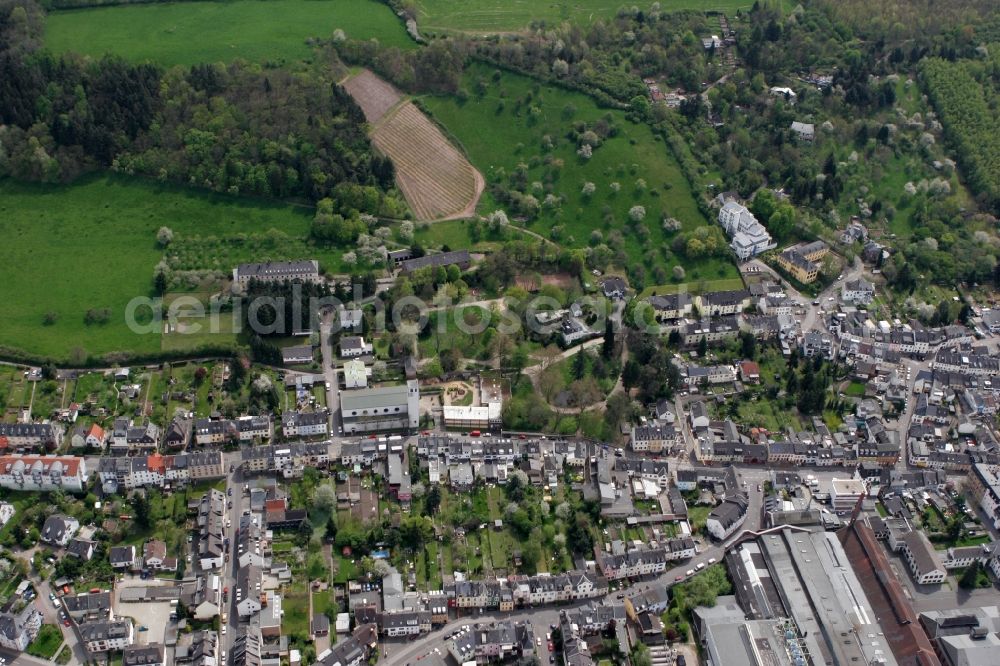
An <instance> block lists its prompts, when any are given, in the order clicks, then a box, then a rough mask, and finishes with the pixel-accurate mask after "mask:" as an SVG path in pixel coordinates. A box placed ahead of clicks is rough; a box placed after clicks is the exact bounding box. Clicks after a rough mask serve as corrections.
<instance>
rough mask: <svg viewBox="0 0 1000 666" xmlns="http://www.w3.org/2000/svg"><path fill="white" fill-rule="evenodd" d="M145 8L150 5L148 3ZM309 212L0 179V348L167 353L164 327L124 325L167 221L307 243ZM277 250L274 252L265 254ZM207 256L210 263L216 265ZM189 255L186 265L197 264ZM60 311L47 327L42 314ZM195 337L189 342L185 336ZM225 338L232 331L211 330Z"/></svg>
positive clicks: (138, 189)
mask: <svg viewBox="0 0 1000 666" xmlns="http://www.w3.org/2000/svg"><path fill="white" fill-rule="evenodd" d="M141 9H146V7H142V8H141ZM311 217H312V210H311V209H309V208H304V207H292V206H288V205H283V204H273V203H265V202H261V201H252V200H248V199H240V198H237V197H226V196H220V195H209V194H203V193H199V192H196V191H193V190H185V189H179V188H174V187H165V186H160V185H157V184H154V183H151V182H146V181H138V180H130V179H126V178H114V177H107V178H105V177H96V178H89V179H84V180H81V181H80V182H79V183H78V184H75V185H28V184H22V183H17V182H14V181H11V180H0V237H2V238H3V239H4V258H5V259H6V261H4V262H2V264H0V321H3V326H2V327H0V347H9V348H16V349H20V350H24V351H28V352H31V353H34V354H41V355H47V356H52V357H55V358H57V359H66V358H68V357H70V355H71V352H72V350H74V349H76V348H80V349H83V350H85V351H86V352H88V353H90V354H92V355H99V354H105V353H108V352H112V351H132V352H138V353H154V352H157V351H159V350H160V349H161V338H162V337H163V336H161V334H160V331H159V330H157V331H156V332H154V333H147V334H138V333H135V332H133V331H131V330H130V329H129V328H128V327H127V326H126V324H125V316H124V314H125V308H126V305H127V304H128V302H129V300H130V299H132V298H135V297H139V296H143V297H148V296H150V295H151V289H152V279H153V268H154V267H155V266H156V264H157V262H159V261H160V259H161V258H162V257H163V251H162V249H161V248H159V247H158V246H157V244H156V232H157V230H158V229H159V228H160V227H161V226H168V227H170V228H171V229H172V230H173V231H174V239H175V242H178V243H183V242H185V240H191V239H197V238H202V239H206V238H208V237H217V238H223V239H224V238H227V237H233V236H235V235H236V234H237V233H242V234H256V235H257V236H261V237H272V236H279V237H280V236H282V234H273V233H272V234H268V233H266V232H268V231H269V230H272V229H276V230H279V231H281V232H283V233H284V235H287V237H289V238H294V239H304V238H305V237H306V234H307V233H308V229H309V224H310V220H311ZM299 244H300V245H301V247H298V248H296V249H295V252H296V253H306V252H308V253H309V254H308V255H307V256H310V257H315V258H317V259H319V261H320V263H321V264H322V265H323V267H324V268H326V269H327V270H332V271H336V270H338V269H340V268H341V263H340V252H339V251H337V250H334V249H327V248H323V249H317V248H312V247H309V246H308V245H307V243H306V242H305V241H304V240H299ZM272 251H273V253H274V256H266V255H268V254H271V252H272ZM263 254H264V255H265V256H261V254H260V253H257V252H255V251H254V250H253V248H244V249H243V250H242V251H236V250H230V251H228V252H227V253H226V255H225V261H226V262H227V263H226V264H225V265H222V264H219V265H218V266H217V268H218V270H220V271H223V272H228V271H229V270H231V269H232V265H231V263H229V262H240V261H247V260H250V259H251V258H252V257H253V258H255V259H292V258H304V257H303V256H295V257H292V256H283V251H282V249H281V248H277V249H275V250H264V252H263ZM213 258H215V255H214V254H212V253H206V254H205V257H204V262H205V263H208V264H210V265H207V266H206V268H215V267H216V266H213V265H211V262H212V261H213ZM192 260H193V259H191V258H190V257H189V258H188V259H187V261H192ZM91 308H109V309H110V311H111V313H110V319H109V321H108V322H107V323H104V324H91V325H87V324H85V323H84V315H85V313H86V312H87V310H89V309H91ZM48 312H51V313H53V314H54V315H55V316H56V321H55V323H54V324H51V325H44V324H43V319H44V318H45V315H46V313H48ZM168 337H174V338H176V337H180V338H181V340H180V341H178V340H176V339H174V340H171V341H170V345H169V346H170V347H171V348H173V349H177V348H185V345H187V348H194V347H196V346H198V345H199V344H201V343H203V342H205V336H201V335H199V336H183V335H181V336H168ZM187 337H190V341H188V340H186V339H185V338H187ZM214 337H215V338H217V339H218V341H220V342H223V343H225V342H228V341H230V340H231V339H232V336H231V334H227V333H225V332H223V333H222V334H220V335H218V336H214Z"/></svg>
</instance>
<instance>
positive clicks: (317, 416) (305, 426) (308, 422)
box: [281, 409, 330, 439]
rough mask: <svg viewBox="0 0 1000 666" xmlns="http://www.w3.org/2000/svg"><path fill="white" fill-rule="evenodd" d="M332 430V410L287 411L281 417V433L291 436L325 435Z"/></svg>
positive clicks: (286, 436) (287, 436)
mask: <svg viewBox="0 0 1000 666" xmlns="http://www.w3.org/2000/svg"><path fill="white" fill-rule="evenodd" d="M329 432H330V410H328V409H320V410H317V411H315V412H286V413H285V414H283V415H282V417H281V433H282V435H283V436H284V437H285V438H286V439H287V438H290V437H324V436H326V435H327V434H329Z"/></svg>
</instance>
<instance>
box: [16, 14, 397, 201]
mask: <svg viewBox="0 0 1000 666" xmlns="http://www.w3.org/2000/svg"><path fill="white" fill-rule="evenodd" d="M43 21H44V14H43V12H42V10H41V9H40V8H39V6H38V5H37V4H35V3H34V2H33V1H32V0H0V45H2V51H0V125H2V126H3V127H2V129H0V176H3V175H11V176H14V177H16V178H20V179H23V180H31V181H41V182H69V181H72V180H73V179H75V178H77V177H78V176H80V175H81V174H84V173H87V172H90V171H94V170H97V169H102V168H111V169H113V170H115V171H118V172H121V173H124V174H130V175H131V174H137V175H143V176H147V177H150V178H155V179H157V180H160V181H163V182H171V183H178V184H188V185H194V186H196V187H199V188H205V189H209V190H214V191H217V192H225V193H229V194H249V195H254V196H264V197H274V198H281V199H287V198H295V199H301V200H305V201H310V202H314V201H317V200H319V199H322V198H325V197H328V196H330V195H331V194H332V192H333V189H334V187H335V186H336V185H337V184H338V183H342V182H350V183H356V184H360V185H368V186H375V187H378V188H379V189H381V190H383V191H388V190H390V189H392V188H393V187H394V175H395V174H394V169H393V167H392V163H391V162H390V161H389V160H388V159H386V158H383V157H381V156H379V155H377V154H376V153H375V152H374V151H373V149H372V147H371V145H370V143H369V141H368V138H367V137H366V135H365V132H364V126H363V120H364V119H363V115H362V113H361V110H360V109H359V108H358V107H357V105H356V104H354V102H353V100H352V99H351V98H350V96H349V95H347V94H346V92H344V91H343V89H342V88H340V87H339V86H338V85H336V83H335V76H336V73H337V72H340V71H342V68H341V66H340V64H339V62H336V61H325V62H322V63H317V64H316V65H315V66H314V67H312V68H309V69H307V70H305V71H300V72H291V71H288V70H284V69H272V70H266V71H262V70H260V69H259V68H257V67H254V66H251V65H248V64H246V63H241V62H235V63H232V64H229V65H217V64H205V65H195V66H192V67H189V68H184V67H174V68H172V69H170V70H163V69H161V68H160V67H158V66H155V65H151V64H130V63H127V62H125V61H124V60H121V59H119V58H114V57H105V58H102V59H99V60H84V59H80V58H78V57H76V56H74V55H72V54H68V55H62V56H55V55H52V54H50V53H48V52H46V51H44V50H42V49H41V48H40V45H39V37H40V35H41V33H42V25H43ZM366 212H370V213H377V212H379V211H378V210H372V211H366Z"/></svg>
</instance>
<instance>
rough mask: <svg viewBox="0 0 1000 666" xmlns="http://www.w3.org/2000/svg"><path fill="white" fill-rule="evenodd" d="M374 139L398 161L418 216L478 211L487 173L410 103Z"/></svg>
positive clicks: (435, 217)
mask: <svg viewBox="0 0 1000 666" xmlns="http://www.w3.org/2000/svg"><path fill="white" fill-rule="evenodd" d="M372 141H373V142H374V143H375V145H376V146H377V147H378V149H379V150H381V151H382V152H383V153H385V154H386V155H388V156H389V158H390V159H392V162H393V164H395V165H396V180H397V182H398V183H399V188H400V189H401V190H402V191H403V195H404V196H405V197H406V200H407V202H409V204H410V207H411V208H413V212H414V214H415V215H416V217H417V219H420V220H444V219H453V218H456V217H470V216H471V215H473V213H474V212H475V210H476V203H478V201H479V195H480V193H482V191H483V178H482V176H480V175H479V172H478V171H476V170H475V168H473V166H472V165H471V164H469V161H468V160H467V159H465V156H464V155H462V153H460V152H459V151H458V150H457V149H456V148H455V146H453V145H452V144H451V142H449V141H448V139H447V138H446V137H445V136H444V134H442V133H441V130H439V129H438V127H437V125H435V124H434V123H432V122H431V121H430V120H429V119H428V118H427V116H425V115H424V114H423V113H421V111H420V109H418V108H417V107H416V106H414V105H413V104H412V103H411V102H406V103H405V104H403V105H402V106H400V107H399V108H398V109H397V110H396V111H395V112H393V113H392V114H390V116H389V117H388V118H383V119H382V121H381V122H380V123H379V125H378V127H376V128H375V131H374V132H372Z"/></svg>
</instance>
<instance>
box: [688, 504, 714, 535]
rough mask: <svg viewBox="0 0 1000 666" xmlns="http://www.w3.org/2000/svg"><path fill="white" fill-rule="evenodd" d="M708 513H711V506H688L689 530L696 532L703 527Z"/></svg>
mask: <svg viewBox="0 0 1000 666" xmlns="http://www.w3.org/2000/svg"><path fill="white" fill-rule="evenodd" d="M710 513H712V507H710V506H689V507H688V524H689V525H690V526H691V531H692V532H697V531H698V530H699V529H701V528H702V527H704V526H705V523H706V522H707V521H708V514H710Z"/></svg>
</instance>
